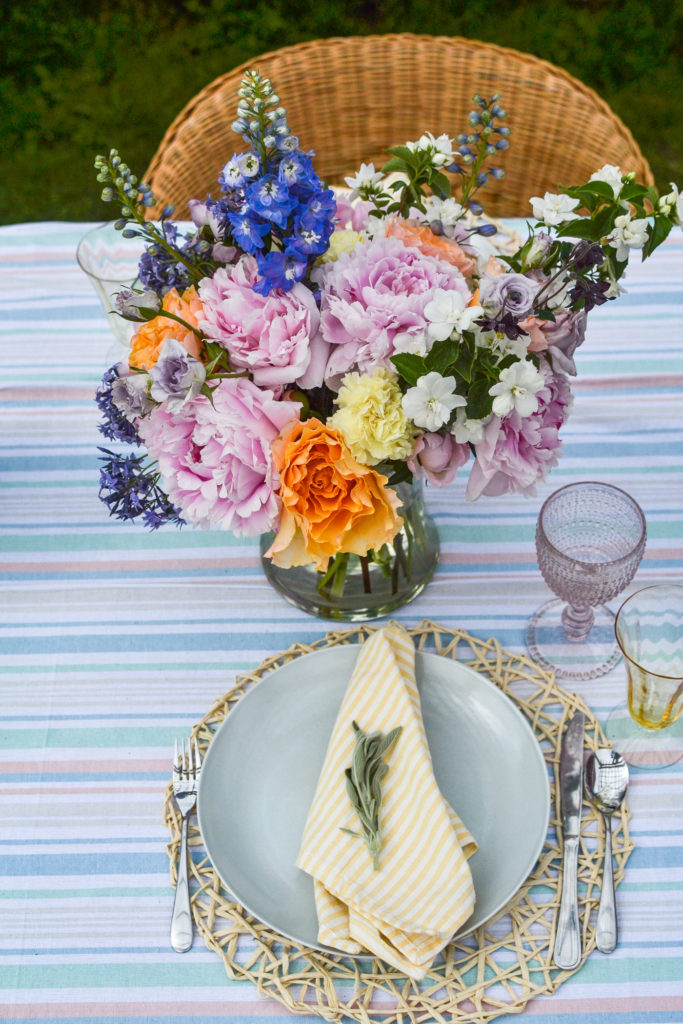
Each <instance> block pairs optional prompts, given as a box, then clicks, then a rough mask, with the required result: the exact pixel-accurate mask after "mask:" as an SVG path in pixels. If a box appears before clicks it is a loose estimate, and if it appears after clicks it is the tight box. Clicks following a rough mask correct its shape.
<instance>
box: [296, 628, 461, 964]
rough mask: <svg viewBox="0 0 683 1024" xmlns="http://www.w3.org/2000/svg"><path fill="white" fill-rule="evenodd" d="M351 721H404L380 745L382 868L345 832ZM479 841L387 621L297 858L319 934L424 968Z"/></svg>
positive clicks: (351, 697) (373, 725) (370, 645)
mask: <svg viewBox="0 0 683 1024" xmlns="http://www.w3.org/2000/svg"><path fill="white" fill-rule="evenodd" d="M353 721H356V722H357V723H358V725H359V726H360V727H361V729H362V730H363V732H365V733H370V732H375V731H380V732H382V733H384V734H385V735H386V734H387V733H388V732H389V731H390V730H391V729H393V728H394V727H396V726H398V725H400V726H402V727H403V729H402V732H401V734H400V736H399V737H398V739H397V740H396V742H395V743H394V745H393V746H392V747H391V749H390V750H389V752H388V753H387V754H386V755H385V761H386V763H387V764H388V765H389V772H388V774H387V775H386V777H385V778H384V780H383V782H382V805H381V810H380V830H381V841H382V848H381V851H380V855H379V870H378V871H375V870H374V869H373V866H372V856H371V854H370V852H369V850H368V847H367V845H366V843H365V841H364V839H362V838H360V837H356V836H352V835H349V834H348V833H347V832H344V831H342V829H345V828H348V829H352V830H353V831H360V823H359V820H358V816H357V814H356V811H355V810H354V808H353V806H352V804H351V802H350V800H349V796H348V794H347V791H346V781H345V776H344V771H345V769H346V768H348V767H349V766H350V765H351V759H352V756H353V750H354V746H355V734H354V730H353V728H352V724H351V723H352V722H353ZM453 742H454V743H455V742H457V738H455V737H454V739H453ZM476 848H477V846H476V843H475V841H474V839H473V838H472V836H471V835H470V833H469V832H468V831H467V829H466V828H465V826H464V825H463V823H462V822H461V821H460V819H459V818H458V816H457V815H456V813H455V812H454V811H453V810H452V808H451V807H449V805H448V804H447V803H446V801H445V800H444V798H443V796H442V795H441V793H440V791H439V788H438V786H437V784H436V780H435V778H434V771H433V768H432V761H431V757H430V753H429V747H428V745H427V739H426V736H425V731H424V725H423V722H422V714H421V710H420V697H419V694H418V690H417V686H416V683H415V648H414V646H413V642H412V640H411V639H410V637H409V636H408V634H407V633H406V631H405V630H404V629H403V628H402V627H401V626H400V625H399V624H398V623H390V625H389V626H387V627H385V628H384V629H381V630H378V631H377V632H376V633H373V635H372V636H371V637H370V639H369V640H367V641H366V642H365V644H364V645H363V646H362V648H361V650H360V653H359V655H358V660H357V662H356V666H355V669H354V671H353V675H352V677H351V680H350V682H349V685H348V687H347V690H346V694H345V696H344V700H343V702H342V705H341V708H340V709H339V714H338V715H337V720H336V722H335V726H334V729H333V731H332V737H331V739H330V743H329V746H328V749H327V753H326V755H325V762H324V764H323V768H322V772H321V775H320V780H319V782H318V786H317V789H316V792H315V796H314V798H313V803H312V805H311V809H310V811H309V814H308V818H307V820H306V826H305V829H304V835H303V839H302V842H301V850H300V852H299V857H298V860H297V865H298V867H300V868H302V869H303V870H304V871H306V872H308V874H309V875H312V876H313V878H314V880H315V900H316V908H317V912H318V925H319V931H318V939H319V941H320V942H322V943H324V944H325V945H329V946H333V947H334V948H335V949H340V950H343V951H344V952H348V953H360V952H361V951H362V949H366V950H369V951H370V952H371V953H374V954H375V955H376V956H379V957H381V958H382V959H383V960H385V961H386V962H387V963H390V964H392V965H393V966H395V967H397V968H399V970H401V971H403V972H404V973H405V974H407V975H408V976H409V977H411V978H416V979H418V980H419V979H420V978H423V977H424V975H425V974H426V972H427V969H428V968H429V965H430V964H431V962H432V960H433V959H434V957H435V956H436V954H437V953H438V952H440V950H442V949H443V947H444V946H445V945H446V944H447V943H448V941H449V939H450V938H451V937H452V935H453V934H454V932H456V931H457V929H458V928H459V927H460V926H461V925H462V924H463V923H464V922H465V921H466V920H467V919H468V917H470V915H471V913H472V910H473V909H474V887H473V885H472V875H471V872H470V869H469V865H468V864H467V858H468V857H469V856H471V854H472V853H474V851H475V850H476Z"/></svg>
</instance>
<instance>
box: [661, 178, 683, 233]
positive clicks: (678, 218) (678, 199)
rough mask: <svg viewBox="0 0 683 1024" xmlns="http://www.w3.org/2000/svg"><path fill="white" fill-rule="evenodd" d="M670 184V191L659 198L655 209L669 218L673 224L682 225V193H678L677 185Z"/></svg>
mask: <svg viewBox="0 0 683 1024" xmlns="http://www.w3.org/2000/svg"><path fill="white" fill-rule="evenodd" d="M670 184H671V191H670V192H669V194H668V195H666V196H660V197H659V202H658V203H657V209H658V211H659V212H660V213H663V214H664V215H665V216H666V217H671V219H672V221H673V222H674V224H683V193H681V192H679V189H678V185H674V183H673V181H672V182H671V183H670Z"/></svg>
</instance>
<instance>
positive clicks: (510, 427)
mask: <svg viewBox="0 0 683 1024" xmlns="http://www.w3.org/2000/svg"><path fill="white" fill-rule="evenodd" d="M541 372H542V374H543V376H544V378H545V387H544V388H542V390H541V391H538V392H537V394H536V397H537V398H538V409H537V411H536V412H535V413H532V415H531V416H525V417H521V416H520V415H519V413H517V412H515V411H514V410H513V411H512V412H510V413H508V415H507V416H504V417H503V418H502V419H501V418H500V417H499V416H495V415H494V416H492V417H491V419H490V420H489V422H488V423H487V424H486V426H485V427H484V437H483V439H482V441H481V442H480V443H479V444H477V445H475V461H474V465H473V467H472V470H471V472H470V478H469V481H468V483H467V491H466V496H467V498H468V499H469V500H470V501H474V500H475V499H476V498H478V497H480V496H481V495H482V494H486V495H488V496H489V497H496V496H497V495H499V494H505V493H507V492H509V491H516V492H519V493H521V494H525V495H527V496H531V495H533V494H535V493H536V484H537V483H538V482H539V481H540V480H543V479H544V478H545V476H546V473H547V472H548V471H549V470H550V469H552V467H553V466H555V465H557V461H558V458H559V454H560V449H561V447H562V443H561V441H560V439H559V436H558V431H559V429H560V427H561V426H562V424H563V423H564V421H565V419H566V418H567V414H568V412H569V408H570V406H571V392H570V390H569V383H568V381H567V378H566V377H565V376H563V375H562V374H558V373H553V372H552V370H551V369H550V367H549V366H548V364H547V363H541Z"/></svg>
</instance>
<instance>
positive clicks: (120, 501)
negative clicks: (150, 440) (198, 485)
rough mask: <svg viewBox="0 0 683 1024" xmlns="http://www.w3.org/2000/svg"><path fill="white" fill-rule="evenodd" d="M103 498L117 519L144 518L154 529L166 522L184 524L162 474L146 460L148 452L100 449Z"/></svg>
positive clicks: (176, 524)
mask: <svg viewBox="0 0 683 1024" xmlns="http://www.w3.org/2000/svg"><path fill="white" fill-rule="evenodd" d="M100 451H101V452H102V454H103V456H104V458H103V459H102V466H101V469H100V492H99V496H100V499H101V500H102V501H103V502H104V503H105V505H106V506H107V507H108V509H109V514H110V515H111V516H114V517H115V518H116V519H123V520H131V519H138V518H141V519H142V522H143V523H144V524H145V526H147V527H149V529H150V530H156V529H158V528H159V527H160V526H163V525H164V524H165V523H173V524H174V525H175V526H183V525H184V524H185V520H184V519H182V517H181V515H180V513H179V511H178V509H177V508H175V506H174V505H173V504H172V503H171V502H170V501H169V499H168V497H167V495H166V494H164V492H163V491H162V490H161V488H160V487H159V474H158V473H156V472H155V471H154V469H153V467H152V466H151V465H149V464H146V463H145V456H144V455H135V454H133V453H131V454H129V455H124V454H121V453H120V452H112V451H110V450H109V449H108V448H100Z"/></svg>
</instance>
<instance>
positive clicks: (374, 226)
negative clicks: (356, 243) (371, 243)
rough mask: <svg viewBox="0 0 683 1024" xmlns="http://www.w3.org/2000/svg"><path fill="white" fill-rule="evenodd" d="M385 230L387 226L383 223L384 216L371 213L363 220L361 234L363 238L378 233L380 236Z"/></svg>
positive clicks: (372, 236)
mask: <svg viewBox="0 0 683 1024" xmlns="http://www.w3.org/2000/svg"><path fill="white" fill-rule="evenodd" d="M386 230H387V226H386V224H385V223H384V218H383V217H378V216H377V215H376V214H374V213H371V214H370V216H369V217H368V219H367V220H366V222H365V225H364V227H363V232H362V234H363V237H364V238H367V239H371V238H374V237H375V235H380V237H381V236H383V235H384V234H385V232H386Z"/></svg>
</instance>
